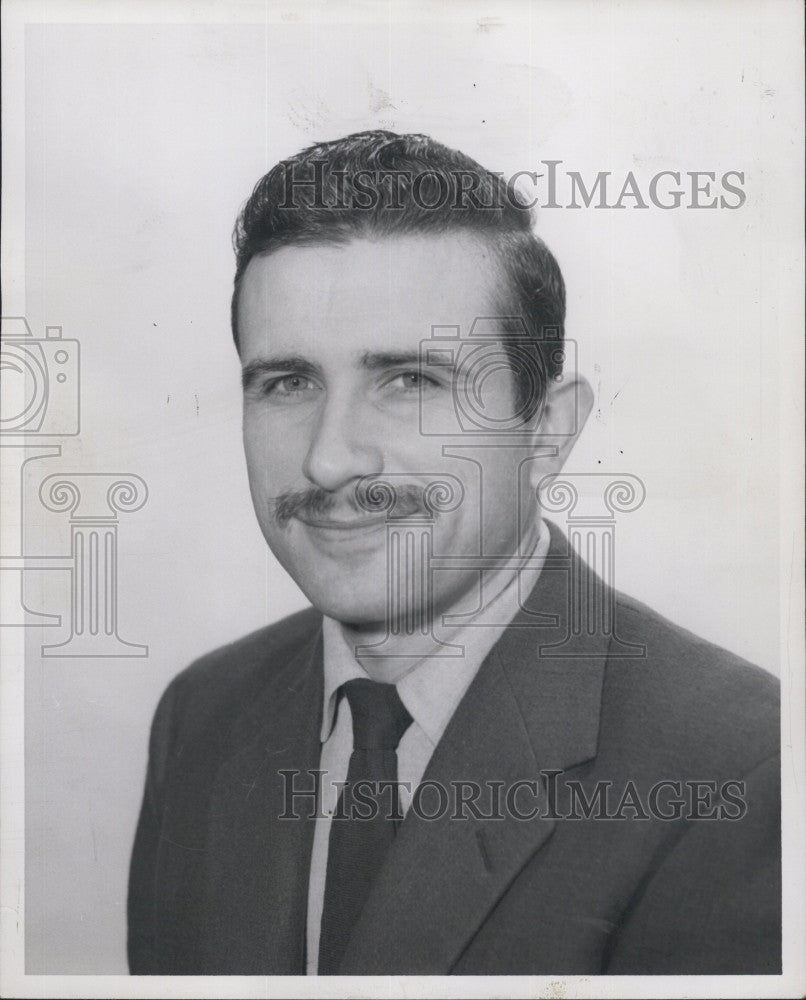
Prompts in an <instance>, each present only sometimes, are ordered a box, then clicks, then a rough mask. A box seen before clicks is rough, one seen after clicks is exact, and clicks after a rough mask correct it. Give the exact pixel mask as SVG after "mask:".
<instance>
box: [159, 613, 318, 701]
mask: <svg viewBox="0 0 806 1000" xmlns="http://www.w3.org/2000/svg"><path fill="white" fill-rule="evenodd" d="M321 622H322V616H321V614H320V613H319V612H317V611H316V610H315V609H314V608H305V609H304V610H303V611H298V612H296V613H295V614H292V615H289V616H288V617H287V618H283V619H281V620H280V621H279V622H275V623H274V624H272V625H267V626H265V627H264V628H260V629H257V630H256V631H254V632H250V633H249V634H248V635H246V636H243V637H241V638H240V639H236V640H235V641H234V642H230V643H227V644H226V645H224V646H220V647H219V648H218V649H214V650H212V651H211V652H209V653H206V654H205V655H204V656H201V657H199V658H198V659H197V660H195V661H194V662H193V663H191V664H190V666H188V667H186V668H185V669H184V670H182V671H181V672H180V673H179V674H177V675H176V677H174V679H173V680H172V681H171V683H170V684H169V685H168V687H167V689H166V691H165V694H164V695H163V698H162V702H161V707H162V705H163V704H164V703H172V704H173V705H176V706H177V707H179V706H180V705H181V706H182V708H183V709H187V708H189V707H191V706H192V707H193V709H194V710H204V709H205V708H206V709H208V710H218V711H220V712H229V711H231V710H232V709H233V708H234V707H236V706H239V705H240V706H242V705H245V704H248V703H249V700H250V698H251V697H254V696H256V695H257V694H258V692H259V691H260V690H262V689H263V687H265V685H266V684H267V683H269V682H271V680H272V678H273V676H274V675H275V674H276V673H277V672H278V671H279V670H281V669H282V668H283V667H284V666H285V665H286V664H287V663H288V662H289V661H290V660H291V658H292V657H293V656H294V655H295V654H296V653H297V652H298V651H299V649H300V648H301V647H302V646H304V645H305V643H306V642H307V641H309V640H310V639H311V637H312V636H314V635H315V634H316V632H317V631H318V629H319V628H320V626H321Z"/></svg>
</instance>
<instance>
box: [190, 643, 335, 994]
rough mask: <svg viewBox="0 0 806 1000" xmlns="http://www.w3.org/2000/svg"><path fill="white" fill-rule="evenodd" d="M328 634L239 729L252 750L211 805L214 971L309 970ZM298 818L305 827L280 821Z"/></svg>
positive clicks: (223, 776)
mask: <svg viewBox="0 0 806 1000" xmlns="http://www.w3.org/2000/svg"><path fill="white" fill-rule="evenodd" d="M321 703H322V644H321V630H319V631H318V632H317V634H316V635H314V636H313V637H312V638H311V640H310V641H309V642H308V643H307V644H306V645H305V646H304V647H303V648H302V649H301V650H300V651H299V652H298V653H297V654H296V655H295V656H294V657H293V658H292V660H291V661H290V662H289V663H288V665H287V667H286V668H285V669H283V670H282V671H281V672H280V673H279V674H278V675H277V677H276V679H275V680H274V682H273V683H272V684H271V685H270V686H269V687H268V689H267V690H266V691H265V692H264V694H263V695H262V696H261V697H260V698H259V699H258V700H257V701H256V703H255V704H254V705H252V706H250V708H249V711H248V712H247V713H246V715H245V717H244V718H243V719H242V720H240V722H239V726H241V727H243V733H244V736H243V738H244V739H245V743H243V744H242V746H243V749H241V750H240V751H239V752H238V753H236V754H235V755H234V756H232V757H230V758H229V759H228V760H227V761H226V762H225V763H224V765H223V766H222V767H221V769H220V770H219V772H218V775H217V778H216V782H215V788H214V791H213V795H212V799H211V808H210V817H209V830H210V835H209V839H208V850H207V873H206V880H205V881H206V885H207V887H208V898H207V900H206V905H205V911H206V914H207V919H208V925H207V927H208V938H207V942H206V945H205V954H206V955H207V956H208V958H207V961H208V963H209V965H211V966H214V968H210V969H209V970H208V971H210V972H215V973H217V974H223V973H233V974H234V973H238V974H242V975H243V974H266V973H273V974H294V973H302V972H304V970H305V966H304V963H305V953H304V946H305V913H306V907H307V886H308V869H309V866H310V855H311V847H312V842H313V828H314V820H313V819H312V818H311V816H312V815H313V800H312V799H311V798H308V797H299V798H297V799H296V800H294V801H293V802H292V803H291V809H288V808H287V806H289V799H288V789H289V782H290V781H291V780H292V779H291V778H290V777H283V775H282V774H281V772H282V771H289V772H295V777H293V781H294V785H293V787H294V788H300V787H305V788H310V787H312V782H313V779H311V778H310V777H309V776H308V774H307V771H308V769H316V768H318V766H319V727H320V713H321ZM293 809H295V810H296V813H297V814H298V815H299V818H296V819H293V818H289V819H280V818H278V817H280V816H282V815H283V814H284V813H290V812H291V811H292V810H293Z"/></svg>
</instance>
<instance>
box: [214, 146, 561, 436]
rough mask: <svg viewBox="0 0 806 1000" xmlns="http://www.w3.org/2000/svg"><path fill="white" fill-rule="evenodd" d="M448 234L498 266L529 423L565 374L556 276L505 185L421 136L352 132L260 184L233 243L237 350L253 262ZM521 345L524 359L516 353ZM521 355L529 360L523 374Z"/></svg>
mask: <svg viewBox="0 0 806 1000" xmlns="http://www.w3.org/2000/svg"><path fill="white" fill-rule="evenodd" d="M452 232H455V233H463V232H464V233H471V234H473V235H475V236H476V237H477V238H479V239H481V240H483V241H484V242H485V243H486V244H487V245H489V246H491V247H492V249H493V250H494V252H495V253H496V255H497V258H498V261H499V263H500V266H501V271H502V285H503V286H504V287H503V288H502V290H501V298H500V301H499V302H498V303H496V304H495V308H496V310H497V311H498V313H499V315H498V317H497V318H498V319H499V320H500V321H501V324H500V328H501V329H502V330H503V331H504V332H505V333H506V334H507V336H508V338H509V341H510V343H509V344H508V343H507V337H505V338H504V346H505V350H506V351H507V354H508V358H509V362H510V365H511V367H512V370H513V374H514V378H515V382H516V386H517V391H516V395H517V403H518V411H519V413H520V415H521V416H522V417H523V419H529V418H530V417H531V416H533V415H534V414H535V412H537V410H538V409H540V407H541V406H542V403H543V401H544V399H545V393H546V388H547V382H548V380H549V379H552V378H557V377H558V376H559V375H560V373H561V372H562V352H561V350H560V348H561V346H562V339H563V332H564V322H565V285H564V283H563V279H562V274H561V273H560V268H559V266H558V264H557V261H556V260H555V259H554V257H553V255H552V254H551V252H550V251H549V249H548V248H547V247H546V245H545V244H544V243H543V241H542V240H541V239H539V238H538V237H537V236H536V235H535V234H534V232H533V231H532V218H531V213H530V211H529V207H528V206H527V205H526V204H525V202H524V199H523V198H522V197H521V196H520V195H519V193H518V192H517V191H516V190H515V189H514V187H513V185H512V184H510V183H508V182H507V181H505V180H504V178H503V177H502V176H501V175H500V174H496V173H493V172H491V171H489V170H487V169H485V168H484V167H482V166H480V164H478V163H477V162H476V161H475V160H473V159H471V158H470V157H469V156H466V155H465V154H464V153H461V152H459V151H457V150H454V149H450V148H448V147H447V146H443V145H442V144H441V143H439V142H435V141H434V140H433V139H431V138H430V137H429V136H427V135H398V134H396V133H395V132H388V131H383V130H377V131H370V132H356V133H355V134H353V135H348V136H346V137H344V138H342V139H336V140H333V141H332V142H322V143H316V144H315V145H313V146H309V147H308V148H307V149H304V150H302V152H300V153H298V154H297V155H296V156H293V157H291V158H290V159H287V160H282V161H281V162H280V163H278V164H277V165H276V166H274V167H273V168H272V169H271V170H270V171H269V172H268V173H267V174H266V175H265V176H264V177H262V178H261V179H260V180H259V181H258V183H257V184H256V185H255V188H254V190H253V192H252V194H251V196H250V197H249V200H248V201H247V202H246V204H245V205H244V207H243V209H242V210H241V212H240V214H239V216H238V220H237V222H236V225H235V231H234V233H233V245H234V248H235V254H236V270H235V287H234V291H233V295H232V315H231V319H232V333H233V337H234V340H235V344H236V347H237V346H238V295H239V291H240V286H241V281H242V279H243V275H244V272H245V271H246V268H247V266H248V264H249V262H250V261H251V259H252V258H253V257H254V256H256V255H258V254H267V253H271V252H272V251H273V250H276V249H279V248H280V247H284V246H304V245H308V246H310V245H322V244H333V243H336V244H346V243H349V242H351V241H352V240H355V239H361V238H362V237H363V238H378V237H395V236H405V235H417V234H423V235H428V234H429V233H432V234H434V235H441V234H445V233H452ZM515 335H517V336H518V337H519V347H518V348H517V349H516V348H515V345H514V342H513V341H512V338H513V336H515ZM524 344H527V345H528V346H529V347H530V348H531V349H530V350H528V351H527V352H524ZM525 354H526V356H531V358H532V362H530V363H527V364H526V365H524V356H525Z"/></svg>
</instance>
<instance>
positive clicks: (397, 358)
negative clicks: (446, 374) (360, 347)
mask: <svg viewBox="0 0 806 1000" xmlns="http://www.w3.org/2000/svg"><path fill="white" fill-rule="evenodd" d="M428 363H429V362H428V352H425V353H424V354H421V353H420V351H365V352H364V354H362V355H361V367H362V368H366V369H367V370H368V371H383V370H384V369H386V368H401V367H403V366H405V365H412V366H413V367H415V368H419V367H420V366H421V365H423V366H427V365H428Z"/></svg>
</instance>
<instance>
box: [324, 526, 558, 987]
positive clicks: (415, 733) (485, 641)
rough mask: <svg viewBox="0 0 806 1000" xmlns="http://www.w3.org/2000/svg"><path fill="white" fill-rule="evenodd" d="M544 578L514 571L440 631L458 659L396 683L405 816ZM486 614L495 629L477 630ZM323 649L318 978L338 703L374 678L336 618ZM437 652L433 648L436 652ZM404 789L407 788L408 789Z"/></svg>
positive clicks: (342, 706)
mask: <svg viewBox="0 0 806 1000" xmlns="http://www.w3.org/2000/svg"><path fill="white" fill-rule="evenodd" d="M538 531H539V534H538V538H537V543H536V544H535V547H534V549H533V555H534V556H535V557H536V558H537V559H538V560H540V561H541V562H542V560H543V559H545V556H546V553H547V552H548V548H549V533H548V531H547V530H546V528H545V525H543V524H542V522H541V523H540V524H539V525H538ZM539 575H540V568H539V566H538V567H537V568H530V569H528V570H521V571H519V572H513V573H512V574H511V577H510V578H509V580H508V581H507V582H506V583H505V584H504V586H503V588H502V589H501V590H499V591H498V592H497V593H496V595H495V596H494V597H493V598H492V599H491V600H490V601H488V602H487V603H486V604H485V605H484V606H483V607H482V608H480V609H479V610H478V611H477V612H476V614H475V616H474V619H473V620H472V621H471V622H469V623H468V624H466V625H463V626H461V627H459V628H454V629H453V630H452V631H451V630H444V629H441V630H436V629H435V631H438V635H439V638H440V639H441V641H443V642H451V643H453V644H455V645H459V646H462V647H463V653H462V654H461V655H458V656H451V657H441V656H438V655H435V656H431V655H425V656H423V657H422V658H421V659H420V660H418V661H416V662H415V663H414V664H409V665H407V666H406V667H405V668H404V669H405V673H403V674H402V676H400V677H399V678H398V679H397V680H396V682H395V683H396V686H397V690H398V694H399V695H400V698H401V701H402V702H403V704H404V705H405V706H406V709H407V710H408V712H409V715H411V717H412V720H413V721H412V723H411V725H410V726H409V728H408V729H407V730H406V732H405V733H404V734H403V738H402V739H401V741H400V745H399V746H398V748H397V761H398V781H399V782H401V787H400V808H401V811H402V812H403V813H404V815H405V813H406V811H407V810H408V807H409V805H410V804H411V798H412V794H413V792H414V790H415V789H416V787H417V785H418V784H419V783H420V781H421V780H422V778H423V774H424V772H425V769H426V766H427V765H428V762H429V760H430V759H431V755H432V754H433V752H434V750H435V748H436V746H437V744H438V743H439V741H440V739H441V738H442V734H443V733H444V732H445V728H446V727H447V725H448V722H449V721H450V719H451V716H452V715H453V713H454V712H455V711H456V709H457V707H458V705H459V702H460V701H461V700H462V696H463V695H464V693H465V691H466V690H467V689H468V687H469V686H470V682H471V681H472V680H473V678H474V677H475V676H476V673H477V672H478V669H479V667H480V666H481V664H482V663H483V662H484V659H485V658H486V656H487V654H488V653H489V652H490V650H491V649H492V647H493V646H494V645H495V643H496V642H497V641H498V639H499V638H500V637H501V634H502V632H503V631H504V629H505V628H506V626H507V625H508V624H509V623H510V622H511V621H512V619H513V618H514V617H515V615H516V614H517V613H518V610H519V608H520V594H521V593H523V594H524V596H525V595H528V594H529V593H530V592H531V590H532V588H533V587H534V585H535V583H536V582H537V578H538V576H539ZM482 615H484V617H485V618H486V619H487V620H489V621H494V622H496V623H497V624H495V625H480V624H473V622H474V621H476V622H478V619H480V618H481V617H482ZM322 633H323V650H324V705H323V712H322V732H321V740H322V753H321V757H320V762H319V769H320V770H321V771H323V772H324V773H323V775H322V779H321V782H322V784H321V802H320V808H319V810H318V815H317V818H316V826H315V829H314V839H313V851H312V855H311V868H310V877H309V881H308V918H307V961H306V969H307V973H308V975H316V973H317V968H318V959H319V935H320V929H321V923H322V910H323V908H324V897H325V877H326V874H327V855H328V844H329V838H330V824H331V817H332V814H333V811H334V810H335V808H336V805H337V802H338V797H339V791H340V788H341V784H343V783H344V782H345V781H346V780H347V771H348V768H349V762H350V755H351V754H352V749H353V724H352V718H351V716H350V705H349V702H348V701H347V699H346V698H341V699H339V697H338V690H339V688H340V687H341V685H342V684H344V683H346V682H347V681H349V680H353V679H354V678H360V677H364V678H366V677H368V676H369V673H368V672H367V671H366V670H365V669H364V668H363V667H362V666H361V664H360V663H359V661H358V660H357V659H356V657H355V652H354V645H353V643H351V642H350V641H349V640H348V639H347V637H346V636H345V634H344V630H343V628H342V626H341V624H340V623H339V622H337V621H334V620H333V619H332V618H327V617H325V618H324V621H323V623H322ZM435 649H436V647H435ZM406 784H408V785H409V787H408V788H407V787H406Z"/></svg>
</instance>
